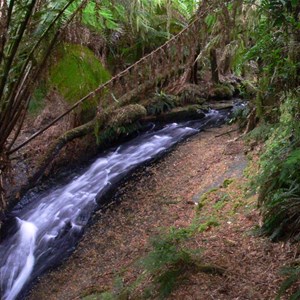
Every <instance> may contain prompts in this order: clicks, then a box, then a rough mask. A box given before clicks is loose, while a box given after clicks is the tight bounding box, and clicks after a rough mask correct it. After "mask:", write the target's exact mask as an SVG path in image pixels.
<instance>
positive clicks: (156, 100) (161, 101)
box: [146, 93, 180, 115]
mask: <svg viewBox="0 0 300 300" xmlns="http://www.w3.org/2000/svg"><path fill="white" fill-rule="evenodd" d="M178 105H180V101H179V99H178V97H176V96H174V95H170V94H165V93H155V94H154V96H153V98H151V99H150V100H149V101H148V103H147V105H146V109H147V113H148V115H160V114H163V113H165V112H168V111H170V110H172V109H173V108H174V107H177V106H178Z"/></svg>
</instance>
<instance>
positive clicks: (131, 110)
mask: <svg viewBox="0 0 300 300" xmlns="http://www.w3.org/2000/svg"><path fill="white" fill-rule="evenodd" d="M146 115H147V110H146V108H145V107H144V106H142V105H140V104H129V105H127V106H124V107H121V108H118V109H117V110H115V111H114V112H113V113H112V114H111V115H110V116H109V118H108V121H107V126H109V127H120V126H123V125H127V124H132V123H135V122H136V121H138V120H140V119H141V118H143V117H145V116H146Z"/></svg>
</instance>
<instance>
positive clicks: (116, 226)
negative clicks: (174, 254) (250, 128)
mask: <svg viewBox="0 0 300 300" xmlns="http://www.w3.org/2000/svg"><path fill="white" fill-rule="evenodd" d="M232 129H233V128H232V127H228V126H224V127H222V128H216V129H209V130H207V131H206V132H203V133H200V134H198V135H196V136H194V137H192V138H189V139H188V140H187V141H186V142H184V143H183V144H180V145H178V146H177V147H176V148H175V150H174V151H172V152H171V153H170V154H168V155H167V156H165V157H164V158H163V159H162V160H160V161H159V162H157V163H155V164H152V165H150V166H148V167H145V168H144V170H142V171H137V172H136V173H135V174H134V176H133V177H132V179H131V180H130V181H129V182H127V183H125V184H123V185H122V186H121V187H120V188H119V189H118V192H117V194H116V196H115V197H116V199H117V200H120V204H119V205H118V206H111V208H109V209H108V210H106V211H105V212H104V213H101V212H98V213H97V215H96V217H95V223H94V225H93V226H92V227H91V228H89V229H88V230H87V232H86V233H85V236H84V238H83V239H82V241H81V242H80V244H79V246H78V248H77V250H76V251H75V252H74V254H73V255H72V256H71V257H70V258H69V259H68V261H67V262H66V263H65V264H64V265H62V266H61V267H59V268H58V269H56V270H54V271H52V272H51V273H49V274H47V275H45V276H43V277H42V278H40V280H39V282H38V283H37V284H36V286H35V287H34V289H33V290H32V292H31V294H30V296H29V297H28V299H31V300H32V299H36V300H37V299H80V298H82V297H83V296H86V295H89V294H92V293H95V292H103V291H107V290H111V289H112V287H113V282H114V280H115V278H116V276H118V275H121V276H122V278H123V281H124V284H125V285H129V284H130V283H132V282H133V281H134V280H135V279H136V278H137V277H138V275H139V272H141V271H140V270H139V269H138V268H137V267H136V265H135V262H136V261H137V260H138V259H139V258H141V257H142V256H143V255H145V253H147V251H148V250H149V244H148V241H149V238H150V237H152V236H153V235H156V234H157V233H158V232H159V228H161V227H169V226H175V227H176V228H181V227H186V226H188V225H189V224H190V223H191V221H192V220H193V218H194V217H195V214H196V213H197V210H196V206H195V204H194V200H195V198H198V199H200V198H201V199H200V200H201V201H205V205H204V206H203V208H202V210H201V211H200V212H199V211H198V213H199V214H201V215H202V214H203V215H208V216H211V215H214V216H215V217H216V218H218V224H219V226H212V227H208V228H207V230H206V231H205V232H202V233H199V234H197V235H196V236H195V237H194V239H193V240H192V241H191V247H193V248H202V249H203V259H204V261H205V262H206V263H211V264H216V265H219V266H222V267H224V268H225V269H226V272H225V275H224V276H222V277H221V276H213V275H207V274H201V273H196V274H194V273H191V274H187V275H188V276H187V280H186V281H184V282H183V283H182V284H181V285H180V286H179V288H178V289H176V290H175V291H174V292H173V294H172V295H171V297H170V299H207V298H213V299H228V300H229V299H230V300H231V299H274V298H275V294H276V290H277V288H278V286H279V283H280V281H281V278H280V276H279V273H278V272H279V269H280V268H281V267H282V265H283V264H287V263H288V262H289V261H290V260H291V258H292V257H293V256H294V253H295V252H294V251H295V249H294V248H293V246H291V245H289V244H281V243H278V244H270V242H269V241H268V240H267V239H264V238H258V237H254V236H253V234H252V230H253V228H254V227H255V226H256V225H257V224H258V223H259V215H258V212H257V211H256V198H255V196H254V197H252V198H246V199H245V195H244V192H243V191H244V183H245V181H246V179H245V178H244V177H243V176H242V172H241V169H243V168H244V166H245V157H244V154H243V153H244V145H243V143H242V142H241V141H240V140H237V141H234V139H235V138H236V137H237V136H238V132H237V131H234V132H231V133H229V132H230V131H232ZM216 175H218V176H217V177H218V178H221V177H222V175H224V176H225V177H227V176H228V177H230V178H231V179H233V181H232V182H231V184H229V185H228V186H226V187H225V186H222V188H219V189H218V190H215V189H214V190H211V187H215V186H214V185H215V184H217V186H220V182H221V181H222V180H221V181H218V180H217V182H216ZM225 177H224V178H225ZM222 179H223V178H222ZM225 179H227V178H225ZM208 189H210V190H208ZM205 192H206V194H205V197H204V198H205V199H204V198H202V197H201V195H203V193H205ZM225 194H226V195H228V197H229V198H228V199H227V200H226V201H225V202H224V203H223V204H222V203H221V202H220V201H221V200H222V199H223V197H224V195H225ZM224 199H225V198H224ZM224 199H223V200H222V201H224ZM216 204H217V205H216ZM220 204H222V205H220ZM262 283H263V284H262ZM95 299H97V298H95ZM99 299H101V298H99Z"/></svg>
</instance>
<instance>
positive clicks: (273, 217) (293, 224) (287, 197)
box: [255, 94, 300, 239]
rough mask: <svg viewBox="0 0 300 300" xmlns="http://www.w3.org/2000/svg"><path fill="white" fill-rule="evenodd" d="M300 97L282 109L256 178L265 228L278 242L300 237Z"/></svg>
mask: <svg viewBox="0 0 300 300" xmlns="http://www.w3.org/2000/svg"><path fill="white" fill-rule="evenodd" d="M298 97H299V95H298V94H296V95H289V97H288V98H287V99H286V100H285V102H284V103H283V105H282V107H281V118H280V123H279V125H278V126H277V128H275V129H274V130H273V131H272V135H271V136H270V138H269V140H268V141H267V143H266V150H265V152H264V154H263V155H262V157H261V160H260V173H259V175H258V177H257V178H256V181H255V182H256V186H257V187H259V202H260V205H261V206H262V213H263V216H264V225H263V227H262V231H263V232H264V233H267V234H269V235H270V236H271V239H277V238H280V237H283V236H294V237H295V238H299V237H300V236H299V237H298V235H299V233H300V171H299V170H300V151H299V146H300V124H299V120H298V116H299V112H300V109H299V104H300V103H299V98H298Z"/></svg>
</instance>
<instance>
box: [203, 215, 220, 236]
mask: <svg viewBox="0 0 300 300" xmlns="http://www.w3.org/2000/svg"><path fill="white" fill-rule="evenodd" d="M217 226H220V223H219V222H218V220H217V219H216V217H214V216H212V217H210V218H209V219H208V220H207V221H206V222H205V223H202V224H200V225H199V227H198V232H204V231H206V230H208V229H209V228H211V227H217Z"/></svg>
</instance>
